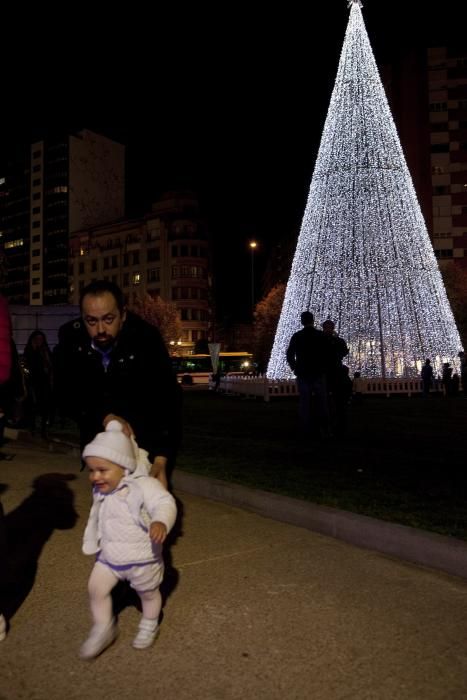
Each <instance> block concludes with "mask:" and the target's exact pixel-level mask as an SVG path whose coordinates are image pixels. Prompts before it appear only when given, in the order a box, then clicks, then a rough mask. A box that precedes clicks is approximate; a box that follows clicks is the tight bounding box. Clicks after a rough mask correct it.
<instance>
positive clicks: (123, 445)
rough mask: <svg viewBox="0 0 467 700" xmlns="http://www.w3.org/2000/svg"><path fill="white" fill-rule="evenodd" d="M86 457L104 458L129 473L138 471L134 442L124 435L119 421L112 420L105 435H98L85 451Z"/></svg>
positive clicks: (106, 428) (84, 455)
mask: <svg viewBox="0 0 467 700" xmlns="http://www.w3.org/2000/svg"><path fill="white" fill-rule="evenodd" d="M86 457H103V458H104V459H108V460H109V462H114V463H115V464H118V465H119V466H121V467H123V468H124V469H128V471H129V472H134V471H135V469H136V455H135V450H134V449H133V445H132V442H131V440H130V438H129V437H127V436H126V435H125V434H124V433H123V426H122V424H121V423H119V421H118V420H111V421H109V422H108V423H107V425H106V426H105V433H97V435H96V437H95V438H94V440H92V441H91V442H89V443H88V444H87V445H86V447H85V448H84V450H83V459H85V458H86Z"/></svg>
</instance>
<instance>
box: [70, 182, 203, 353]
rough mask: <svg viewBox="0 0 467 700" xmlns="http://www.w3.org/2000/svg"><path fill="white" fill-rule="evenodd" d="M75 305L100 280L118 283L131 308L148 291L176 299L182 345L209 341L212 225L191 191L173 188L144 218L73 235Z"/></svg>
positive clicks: (172, 299) (190, 345) (174, 300)
mask: <svg viewBox="0 0 467 700" xmlns="http://www.w3.org/2000/svg"><path fill="white" fill-rule="evenodd" d="M69 275H70V283H71V287H70V289H71V295H70V303H73V304H77V303H78V302H79V295H80V291H81V289H82V288H83V287H84V286H85V285H86V284H88V283H89V282H91V281H93V280H97V279H108V280H111V281H113V282H115V283H116V284H118V285H119V286H120V287H121V288H122V290H123V293H124V295H125V298H126V301H127V303H128V304H129V305H130V306H131V304H132V302H133V301H134V299H135V297H136V296H137V295H144V294H145V293H146V292H147V293H148V294H150V295H151V296H154V297H155V296H160V297H161V298H162V299H164V301H168V302H171V303H173V304H174V305H175V306H176V307H177V309H178V310H179V313H180V319H181V325H182V337H181V338H180V339H176V340H177V341H178V340H180V342H181V345H182V347H183V348H184V349H186V350H191V349H193V347H194V344H195V343H196V342H197V341H201V340H208V339H209V337H210V331H211V325H212V276H211V256H210V248H209V238H208V229H207V226H206V224H205V222H204V221H203V219H202V218H201V217H200V215H199V209H198V201H197V199H196V197H195V196H194V195H193V194H192V193H189V192H169V193H167V194H166V195H164V196H163V197H161V198H160V199H159V200H158V201H157V202H155V203H154V204H153V207H152V211H151V212H150V213H149V214H146V215H145V216H144V217H141V218H138V219H132V220H122V221H119V222H116V223H114V224H109V225H103V226H96V227H92V228H91V227H90V228H87V229H83V230H81V231H77V232H75V233H74V234H73V235H72V236H71V238H70V268H69Z"/></svg>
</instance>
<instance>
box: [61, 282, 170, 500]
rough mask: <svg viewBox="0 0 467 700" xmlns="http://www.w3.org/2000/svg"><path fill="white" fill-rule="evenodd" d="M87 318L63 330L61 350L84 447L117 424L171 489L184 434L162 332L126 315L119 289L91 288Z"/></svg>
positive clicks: (66, 396)
mask: <svg viewBox="0 0 467 700" xmlns="http://www.w3.org/2000/svg"><path fill="white" fill-rule="evenodd" d="M80 308H81V319H77V320H76V321H69V322H68V323H66V324H65V325H64V326H62V327H61V328H60V331H59V342H58V345H57V346H56V348H55V349H54V361H55V362H54V364H55V372H56V386H57V388H58V392H59V394H58V397H57V400H58V403H59V406H60V409H61V411H62V412H63V413H64V414H65V415H68V416H70V417H72V418H74V419H75V420H77V422H78V425H79V427H80V432H81V446H82V447H84V445H85V444H87V443H88V442H89V441H90V440H92V439H93V438H94V436H95V435H96V433H98V432H102V429H103V427H105V426H106V424H107V423H108V422H109V421H110V420H118V421H120V422H121V423H122V425H123V427H124V432H125V433H126V434H127V435H130V434H132V433H133V434H134V435H135V438H136V441H137V443H138V444H139V446H140V447H142V448H144V449H145V450H147V451H148V452H149V459H150V461H151V462H152V465H153V466H152V472H151V473H152V475H153V476H155V477H156V478H158V479H159V480H160V481H161V482H162V483H163V484H164V485H165V486H166V487H167V482H168V470H170V467H171V465H172V464H173V460H174V458H175V453H176V449H177V446H178V443H179V439H180V433H181V417H180V387H179V386H178V384H177V380H176V377H175V375H174V373H173V370H172V366H171V362H170V357H169V354H168V352H167V349H166V347H165V345H164V341H163V339H162V336H161V334H160V332H159V330H158V329H157V328H156V327H155V326H152V325H151V324H149V323H147V322H146V321H144V320H143V319H142V318H140V317H139V316H137V315H136V314H133V313H131V312H129V311H127V310H126V309H125V304H124V299H123V294H122V292H121V290H120V288H119V287H118V286H117V285H115V284H113V283H111V282H107V281H97V282H92V283H91V284H89V285H88V286H87V287H85V288H84V289H83V291H82V293H81V300H80Z"/></svg>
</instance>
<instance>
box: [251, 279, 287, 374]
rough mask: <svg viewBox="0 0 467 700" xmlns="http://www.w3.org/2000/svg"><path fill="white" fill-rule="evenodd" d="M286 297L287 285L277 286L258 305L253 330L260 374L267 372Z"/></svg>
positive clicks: (254, 348)
mask: <svg viewBox="0 0 467 700" xmlns="http://www.w3.org/2000/svg"><path fill="white" fill-rule="evenodd" d="M284 295H285V284H276V286H275V287H273V288H272V289H271V291H270V292H269V293H268V294H267V295H266V296H265V297H264V299H262V300H261V301H260V302H259V303H258V304H257V305H256V309H255V317H254V328H253V355H254V358H255V361H256V362H257V364H258V369H259V371H260V372H265V371H266V368H267V364H268V361H269V357H270V355H271V350H272V345H273V342H274V336H275V334H276V328H277V323H278V321H279V316H280V313H281V309H282V303H283V301H284Z"/></svg>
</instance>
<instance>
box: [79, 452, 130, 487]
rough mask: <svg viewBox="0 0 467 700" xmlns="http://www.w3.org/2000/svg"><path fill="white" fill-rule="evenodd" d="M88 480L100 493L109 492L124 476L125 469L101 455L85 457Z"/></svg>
mask: <svg viewBox="0 0 467 700" xmlns="http://www.w3.org/2000/svg"><path fill="white" fill-rule="evenodd" d="M85 462H86V464H87V465H88V469H89V480H90V482H91V483H92V485H93V486H95V487H96V488H97V490H98V491H99V492H100V493H110V492H111V491H113V490H114V489H116V488H117V486H118V485H119V483H120V481H121V480H122V479H123V477H124V476H125V470H124V469H123V467H120V466H119V465H118V464H115V462H109V460H108V459H104V458H103V457H86V459H85Z"/></svg>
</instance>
